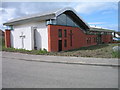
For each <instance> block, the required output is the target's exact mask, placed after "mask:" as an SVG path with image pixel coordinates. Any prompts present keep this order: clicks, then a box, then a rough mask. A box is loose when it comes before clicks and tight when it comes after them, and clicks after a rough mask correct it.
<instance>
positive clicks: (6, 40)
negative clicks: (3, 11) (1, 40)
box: [5, 30, 11, 48]
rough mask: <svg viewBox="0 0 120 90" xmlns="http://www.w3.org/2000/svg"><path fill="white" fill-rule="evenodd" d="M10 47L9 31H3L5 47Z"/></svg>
mask: <svg viewBox="0 0 120 90" xmlns="http://www.w3.org/2000/svg"><path fill="white" fill-rule="evenodd" d="M10 46H11V45H10V30H5V47H6V48H9V47H10Z"/></svg>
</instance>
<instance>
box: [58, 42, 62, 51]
mask: <svg viewBox="0 0 120 90" xmlns="http://www.w3.org/2000/svg"><path fill="white" fill-rule="evenodd" d="M58 51H62V40H58Z"/></svg>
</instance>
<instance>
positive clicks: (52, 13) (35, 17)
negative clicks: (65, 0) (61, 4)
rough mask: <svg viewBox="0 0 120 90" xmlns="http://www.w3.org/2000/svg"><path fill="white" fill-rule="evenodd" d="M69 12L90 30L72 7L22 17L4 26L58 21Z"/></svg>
mask: <svg viewBox="0 0 120 90" xmlns="http://www.w3.org/2000/svg"><path fill="white" fill-rule="evenodd" d="M67 11H71V12H72V13H73V14H72V13H70V14H72V16H73V17H74V18H75V19H76V20H77V21H78V22H79V23H81V24H82V25H83V26H84V27H85V28H87V29H89V25H88V24H87V23H86V22H85V21H84V20H83V19H82V18H81V17H80V16H79V15H78V14H77V12H76V11H75V10H74V9H73V8H70V7H67V8H62V9H57V10H53V11H47V12H43V13H38V14H32V15H27V16H24V17H20V18H16V19H12V20H10V21H8V22H6V23H4V24H3V25H13V24H15V23H17V22H20V21H25V20H28V21H29V20H30V19H32V20H47V19H56V17H57V16H59V15H60V14H62V13H64V12H67ZM76 17H77V18H76Z"/></svg>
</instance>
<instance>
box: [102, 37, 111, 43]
mask: <svg viewBox="0 0 120 90" xmlns="http://www.w3.org/2000/svg"><path fill="white" fill-rule="evenodd" d="M102 42H104V43H111V42H112V35H102Z"/></svg>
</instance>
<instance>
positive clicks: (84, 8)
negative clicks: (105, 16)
mask: <svg viewBox="0 0 120 90" xmlns="http://www.w3.org/2000/svg"><path fill="white" fill-rule="evenodd" d="M74 9H75V10H76V11H77V12H79V13H84V14H90V13H92V12H95V11H102V10H110V9H118V7H117V3H113V2H112V3H110V2H80V3H78V4H76V6H75V7H74Z"/></svg>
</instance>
